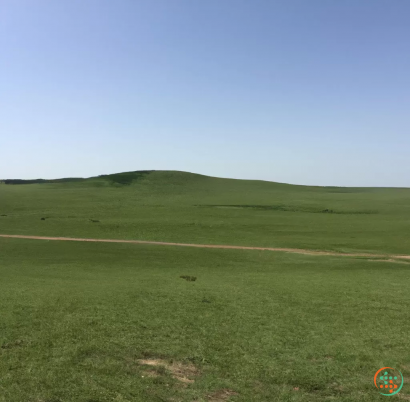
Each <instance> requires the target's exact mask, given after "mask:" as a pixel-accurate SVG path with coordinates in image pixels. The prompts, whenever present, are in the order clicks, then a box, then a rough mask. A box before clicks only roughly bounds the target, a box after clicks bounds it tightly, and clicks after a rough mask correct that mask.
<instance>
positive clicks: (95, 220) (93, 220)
mask: <svg viewBox="0 0 410 402" xmlns="http://www.w3.org/2000/svg"><path fill="white" fill-rule="evenodd" d="M90 222H94V223H96V222H99V220H97V219H90Z"/></svg>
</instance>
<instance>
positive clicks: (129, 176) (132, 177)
mask: <svg viewBox="0 0 410 402" xmlns="http://www.w3.org/2000/svg"><path fill="white" fill-rule="evenodd" d="M151 172H152V170H138V171H136V172H125V173H116V174H109V175H102V176H99V177H102V178H104V179H106V180H108V181H109V182H111V183H113V184H122V185H125V186H127V185H130V184H131V183H132V182H133V181H137V180H139V179H142V178H143V177H144V176H146V175H147V174H149V173H151Z"/></svg>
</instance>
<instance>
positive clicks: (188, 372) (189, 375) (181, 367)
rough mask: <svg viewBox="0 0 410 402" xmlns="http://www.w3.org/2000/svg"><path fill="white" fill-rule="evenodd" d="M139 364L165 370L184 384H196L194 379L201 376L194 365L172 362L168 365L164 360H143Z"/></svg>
mask: <svg viewBox="0 0 410 402" xmlns="http://www.w3.org/2000/svg"><path fill="white" fill-rule="evenodd" d="M138 363H139V364H141V365H144V366H151V367H156V368H157V369H161V368H163V369H165V370H167V371H169V372H170V373H171V376H172V377H173V378H175V379H176V380H178V381H180V382H182V383H184V384H192V383H193V382H195V380H194V377H196V376H198V375H199V370H198V369H197V368H196V367H195V366H194V365H193V364H192V363H182V362H176V361H174V362H172V363H168V362H167V361H165V360H162V359H141V360H138Z"/></svg>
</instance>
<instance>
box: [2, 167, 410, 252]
mask: <svg viewBox="0 0 410 402" xmlns="http://www.w3.org/2000/svg"><path fill="white" fill-rule="evenodd" d="M15 182H16V181H14V183H15ZM6 183H7V181H6ZM22 183H24V181H23V182H22ZM28 183H30V181H28ZM0 215H2V216H0V232H1V233H6V234H26V235H50V236H72V237H95V238H113V239H140V240H154V241H171V242H187V243H188V242H189V243H205V244H236V245H247V246H271V247H298V248H307V249H318V250H336V251H342V252H348V251H368V252H376V253H378V252H388V253H404V254H406V253H410V240H409V239H410V189H407V188H342V187H310V186H296V185H289V184H281V183H274V182H266V181H256V180H255V181H252V180H233V179H222V178H215V177H208V176H203V175H199V174H193V173H186V172H176V171H139V172H127V173H118V174H112V175H104V176H99V177H92V178H89V179H59V180H50V181H44V182H39V183H34V184H24V185H23V184H0ZM5 215H6V216H5ZM41 218H45V220H41Z"/></svg>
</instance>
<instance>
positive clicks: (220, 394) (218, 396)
mask: <svg viewBox="0 0 410 402" xmlns="http://www.w3.org/2000/svg"><path fill="white" fill-rule="evenodd" d="M235 395H239V394H238V393H237V392H235V391H232V390H231V389H220V390H218V391H215V392H213V393H212V394H209V395H207V400H208V401H209V402H223V401H227V400H229V398H230V397H231V396H235Z"/></svg>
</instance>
